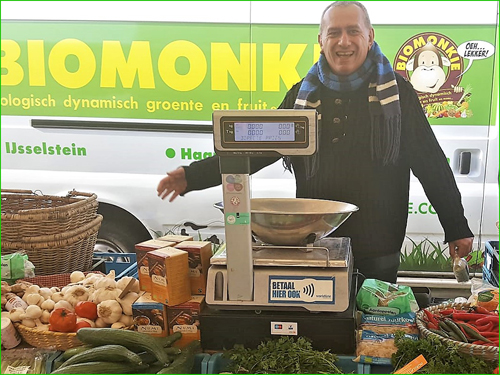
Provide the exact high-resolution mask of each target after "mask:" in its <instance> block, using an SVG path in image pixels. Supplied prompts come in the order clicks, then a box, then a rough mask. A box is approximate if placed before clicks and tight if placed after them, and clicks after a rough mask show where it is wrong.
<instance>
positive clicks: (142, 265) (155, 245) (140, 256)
mask: <svg viewBox="0 0 500 375" xmlns="http://www.w3.org/2000/svg"><path fill="white" fill-rule="evenodd" d="M173 245H175V242H168V241H160V240H147V241H144V242H141V243H138V244H136V245H135V253H136V257H137V274H138V276H139V285H140V288H141V290H143V291H146V292H149V293H151V292H152V291H153V289H152V287H151V277H150V276H149V263H148V262H149V261H148V257H147V254H148V252H150V251H153V250H157V249H161V248H162V247H167V246H173Z"/></svg>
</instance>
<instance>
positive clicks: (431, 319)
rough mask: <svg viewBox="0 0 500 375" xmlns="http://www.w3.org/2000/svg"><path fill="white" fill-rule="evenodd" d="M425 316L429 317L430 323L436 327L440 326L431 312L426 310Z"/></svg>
mask: <svg viewBox="0 0 500 375" xmlns="http://www.w3.org/2000/svg"><path fill="white" fill-rule="evenodd" d="M424 314H425V316H426V317H427V320H428V321H429V323H432V324H434V325H436V326H437V325H438V320H437V319H436V317H435V316H434V314H433V313H431V312H430V311H429V310H426V309H424Z"/></svg>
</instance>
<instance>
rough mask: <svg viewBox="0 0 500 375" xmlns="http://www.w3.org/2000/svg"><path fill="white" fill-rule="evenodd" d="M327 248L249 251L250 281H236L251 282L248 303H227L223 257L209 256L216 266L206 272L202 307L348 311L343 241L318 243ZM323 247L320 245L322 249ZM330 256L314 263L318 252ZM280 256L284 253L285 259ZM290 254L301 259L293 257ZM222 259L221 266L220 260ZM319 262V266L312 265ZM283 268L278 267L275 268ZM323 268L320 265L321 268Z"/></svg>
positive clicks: (348, 260) (347, 252) (348, 263)
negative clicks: (333, 255)
mask: <svg viewBox="0 0 500 375" xmlns="http://www.w3.org/2000/svg"><path fill="white" fill-rule="evenodd" d="M319 244H321V245H322V246H325V245H328V246H327V247H328V249H327V248H325V250H326V253H325V252H316V253H315V252H307V253H302V252H301V251H299V250H296V249H295V250H292V252H289V253H287V252H285V251H275V252H273V253H271V257H269V258H266V257H265V255H266V252H265V251H257V252H255V251H254V254H253V258H254V259H253V262H254V267H253V277H252V278H250V280H248V281H247V280H243V277H241V278H240V279H239V280H237V281H238V282H239V283H240V284H241V283H252V282H253V285H252V290H253V296H252V299H250V300H246V299H244V298H240V299H235V300H233V299H229V291H230V290H229V288H230V287H231V285H232V284H229V282H228V267H227V266H226V265H225V264H224V263H225V255H223V258H224V259H222V258H221V259H218V258H219V257H218V255H217V254H216V255H214V257H213V258H216V259H215V260H216V261H217V262H218V263H215V264H214V259H212V266H211V267H210V269H209V270H208V275H207V292H206V297H205V300H206V303H207V304H208V305H209V306H210V307H212V308H215V309H221V310H274V311H276V310H281V311H290V310H294V311H311V312H342V311H345V310H347V308H348V307H349V294H350V290H351V289H352V287H351V279H352V277H351V275H352V264H353V262H352V255H351V254H352V253H351V247H350V239H349V238H347V237H341V238H328V239H323V240H321V242H320V243H319ZM323 244H324V245H323ZM329 253H330V256H331V255H332V254H335V258H330V259H329V260H328V259H327V258H325V259H326V261H325V259H323V260H322V261H319V260H318V259H315V256H316V255H317V254H320V255H322V256H325V254H326V255H327V256H328V254H329ZM281 254H285V255H284V256H283V255H281ZM291 255H294V256H300V257H302V259H301V258H297V259H292V257H291ZM220 260H222V261H223V262H220ZM318 261H319V263H317V262H318ZM280 263H281V264H282V265H281V266H280V265H279V264H280ZM320 265H322V266H320Z"/></svg>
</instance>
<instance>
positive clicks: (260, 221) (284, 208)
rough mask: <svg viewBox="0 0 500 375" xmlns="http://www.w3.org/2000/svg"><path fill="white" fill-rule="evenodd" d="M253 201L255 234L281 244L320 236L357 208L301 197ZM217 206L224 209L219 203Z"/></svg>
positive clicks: (291, 243)
mask: <svg viewBox="0 0 500 375" xmlns="http://www.w3.org/2000/svg"><path fill="white" fill-rule="evenodd" d="M250 205H251V211H252V232H253V234H254V236H255V237H256V238H257V239H258V240H260V241H262V242H264V243H267V244H272V245H280V246H297V245H304V244H307V243H311V242H314V241H316V240H319V239H321V238H323V237H325V236H327V235H328V234H330V233H332V232H333V231H334V230H335V229H337V228H338V227H339V226H340V225H341V224H342V223H343V222H344V221H346V220H347V219H348V218H349V216H351V214H352V213H353V212H356V211H357V210H358V207H356V206H355V205H353V204H350V203H344V202H337V201H328V200H321V199H301V198H254V199H252V200H251V203H250ZM215 207H217V208H219V209H220V210H222V209H223V207H222V205H221V204H220V203H216V204H215Z"/></svg>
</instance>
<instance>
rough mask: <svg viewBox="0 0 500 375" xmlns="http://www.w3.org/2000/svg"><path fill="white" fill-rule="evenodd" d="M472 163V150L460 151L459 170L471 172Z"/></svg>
mask: <svg viewBox="0 0 500 375" xmlns="http://www.w3.org/2000/svg"><path fill="white" fill-rule="evenodd" d="M470 163H471V153H470V151H463V152H461V153H460V156H459V159H458V170H459V173H460V174H469V172H470Z"/></svg>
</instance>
